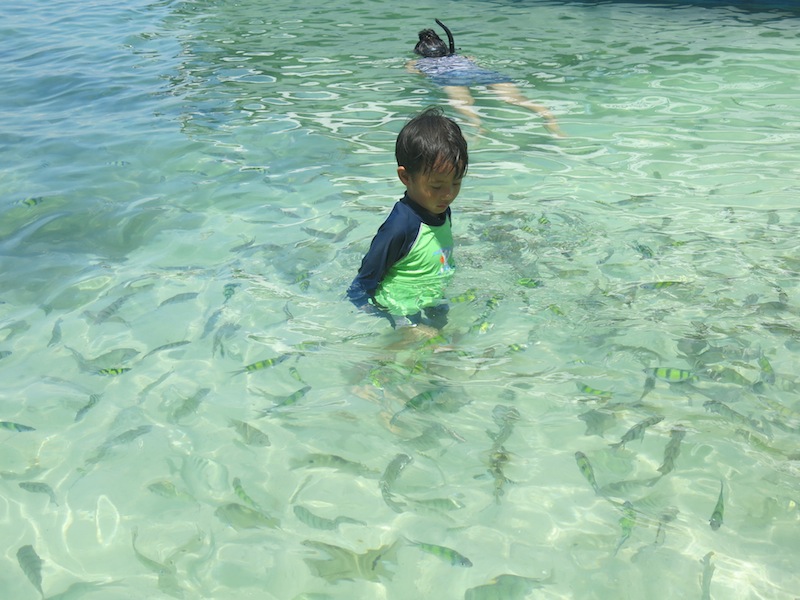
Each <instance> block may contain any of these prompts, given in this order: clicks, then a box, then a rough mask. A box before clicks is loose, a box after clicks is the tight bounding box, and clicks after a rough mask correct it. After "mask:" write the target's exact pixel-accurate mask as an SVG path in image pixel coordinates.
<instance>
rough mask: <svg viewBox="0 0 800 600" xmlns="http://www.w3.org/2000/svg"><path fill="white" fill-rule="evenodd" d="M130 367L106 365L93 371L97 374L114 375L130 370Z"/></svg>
mask: <svg viewBox="0 0 800 600" xmlns="http://www.w3.org/2000/svg"><path fill="white" fill-rule="evenodd" d="M130 370H131V368H130V367H108V368H105V369H98V370H97V371H95V373H97V374H98V375H108V376H111V377H114V376H116V375H122V374H123V373H127V372H128V371H130Z"/></svg>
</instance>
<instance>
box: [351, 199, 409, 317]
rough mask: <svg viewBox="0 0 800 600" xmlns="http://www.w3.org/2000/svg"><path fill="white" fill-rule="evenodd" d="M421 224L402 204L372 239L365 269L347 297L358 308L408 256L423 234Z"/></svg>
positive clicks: (363, 268) (399, 204)
mask: <svg viewBox="0 0 800 600" xmlns="http://www.w3.org/2000/svg"><path fill="white" fill-rule="evenodd" d="M419 225H420V220H419V218H418V217H417V216H416V215H415V214H414V212H413V211H412V210H410V209H409V208H408V207H407V206H405V205H403V204H401V203H398V204H396V205H395V207H394V209H393V210H392V212H391V214H390V215H389V217H388V218H387V219H386V220H385V221H384V222H383V224H382V225H381V226H380V228H379V229H378V233H376V234H375V237H374V238H372V243H371V244H370V246H369V251H368V252H367V254H366V255H365V256H364V258H363V260H362V261H361V268H360V269H359V270H358V274H357V275H356V278H355V279H353V282H352V283H351V284H350V287H349V288H348V290H347V297H348V298H349V299H350V301H351V302H352V303H353V304H355V305H356V306H357V307H358V308H362V307H363V306H365V305H367V303H368V302H369V299H370V298H372V297H373V296H374V295H375V291H376V290H377V289H378V286H379V285H380V283H381V281H382V280H383V278H384V276H385V275H386V272H387V271H388V270H389V268H391V266H392V265H394V264H395V263H396V262H397V261H398V260H400V259H401V258H403V257H404V256H405V255H406V254H408V252H409V250H410V249H411V246H412V245H413V244H414V241H415V240H416V239H417V234H418V232H419Z"/></svg>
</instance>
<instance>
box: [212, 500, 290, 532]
mask: <svg viewBox="0 0 800 600" xmlns="http://www.w3.org/2000/svg"><path fill="white" fill-rule="evenodd" d="M214 514H215V515H217V517H219V519H220V520H221V521H222V522H223V523H227V524H228V525H230V526H231V527H233V528H234V529H236V530H241V529H255V528H259V527H269V528H271V529H277V528H278V526H279V525H280V521H278V519H276V518H275V517H271V516H269V515H268V514H266V513H264V512H262V511H260V510H256V509H254V508H250V507H249V506H245V505H244V504H238V503H236V502H229V503H228V504H224V505H223V506H220V507H219V508H217V510H215V511H214Z"/></svg>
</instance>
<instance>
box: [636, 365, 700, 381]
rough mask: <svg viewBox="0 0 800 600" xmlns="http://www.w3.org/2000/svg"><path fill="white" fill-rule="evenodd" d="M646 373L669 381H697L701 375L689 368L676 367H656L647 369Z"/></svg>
mask: <svg viewBox="0 0 800 600" xmlns="http://www.w3.org/2000/svg"><path fill="white" fill-rule="evenodd" d="M645 373H647V374H648V375H650V376H652V377H656V378H657V379H661V380H662V381H666V382H668V383H683V382H684V381H697V380H698V379H699V377H698V376H697V375H696V374H695V373H694V372H693V371H689V370H688V369H676V368H674V367H656V368H653V369H645Z"/></svg>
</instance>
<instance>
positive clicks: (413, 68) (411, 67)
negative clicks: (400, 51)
mask: <svg viewBox="0 0 800 600" xmlns="http://www.w3.org/2000/svg"><path fill="white" fill-rule="evenodd" d="M406 71H408V72H409V73H419V69H418V68H417V61H416V60H410V61H408V62H407V63H406Z"/></svg>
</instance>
